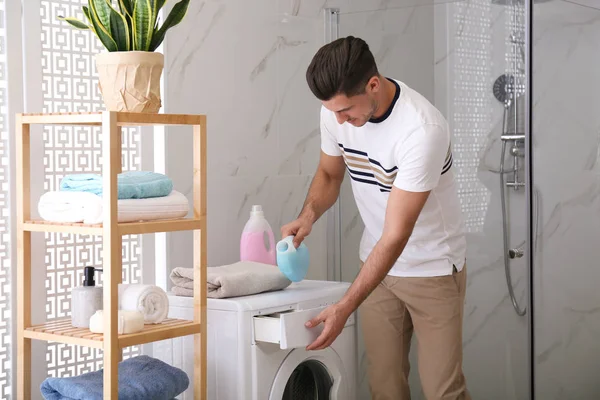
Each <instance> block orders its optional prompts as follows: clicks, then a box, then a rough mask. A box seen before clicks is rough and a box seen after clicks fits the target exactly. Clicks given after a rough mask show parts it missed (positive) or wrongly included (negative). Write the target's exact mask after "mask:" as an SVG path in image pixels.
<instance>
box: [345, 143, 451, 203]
mask: <svg viewBox="0 0 600 400" xmlns="http://www.w3.org/2000/svg"><path fill="white" fill-rule="evenodd" d="M338 145H339V146H340V149H341V150H342V156H343V157H344V161H345V163H346V169H348V174H349V175H350V178H351V179H352V180H353V181H356V182H360V183H366V184H369V185H374V186H377V187H378V188H379V190H380V191H381V192H384V193H389V192H391V191H392V185H393V183H394V180H395V179H396V175H397V174H398V167H397V166H394V167H392V168H385V167H384V166H383V165H381V163H380V162H379V161H377V160H375V159H373V158H370V157H369V155H368V154H367V153H366V152H364V151H360V150H354V149H350V148H347V147H344V145H343V144H341V143H338ZM451 167H452V148H451V146H450V147H448V152H447V153H446V161H445V162H444V167H443V168H442V175H444V174H445V173H446V172H448V171H449V170H450V168H451Z"/></svg>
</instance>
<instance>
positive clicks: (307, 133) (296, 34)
mask: <svg viewBox="0 0 600 400" xmlns="http://www.w3.org/2000/svg"><path fill="white" fill-rule="evenodd" d="M279 26H280V28H279V35H280V37H281V40H282V43H284V44H285V45H282V46H281V47H280V49H279V50H278V51H277V54H276V65H277V72H276V81H277V108H276V111H275V112H276V114H277V116H278V120H277V121H278V125H277V127H276V128H277V131H278V135H279V149H278V156H279V165H278V168H277V173H278V174H282V175H289V174H292V175H298V174H299V175H302V174H312V173H314V171H315V169H316V166H317V164H318V162H319V156H320V133H319V109H320V105H321V103H320V101H319V100H318V99H316V98H315V97H314V95H313V94H312V93H311V92H310V89H309V88H308V84H307V83H306V78H305V74H306V69H307V68H308V65H309V64H310V62H311V60H312V57H313V56H314V54H315V53H316V52H317V50H318V49H319V47H321V45H322V41H323V35H322V26H323V23H322V21H321V20H320V19H289V20H286V21H285V22H280V25H279Z"/></svg>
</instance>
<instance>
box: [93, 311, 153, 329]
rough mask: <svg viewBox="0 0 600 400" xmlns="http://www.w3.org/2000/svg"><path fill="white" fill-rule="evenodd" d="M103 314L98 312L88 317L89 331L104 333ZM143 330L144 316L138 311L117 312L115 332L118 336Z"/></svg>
mask: <svg viewBox="0 0 600 400" xmlns="http://www.w3.org/2000/svg"><path fill="white" fill-rule="evenodd" d="M103 315H104V313H103V312H102V310H98V311H96V312H95V313H94V315H92V316H91V317H90V331H91V332H93V333H104V317H103ZM143 329H144V316H143V315H142V313H141V312H139V311H126V310H119V315H118V317H117V332H118V333H119V335H128V334H131V333H136V332H139V331H141V330H143Z"/></svg>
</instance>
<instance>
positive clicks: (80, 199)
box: [38, 190, 190, 224]
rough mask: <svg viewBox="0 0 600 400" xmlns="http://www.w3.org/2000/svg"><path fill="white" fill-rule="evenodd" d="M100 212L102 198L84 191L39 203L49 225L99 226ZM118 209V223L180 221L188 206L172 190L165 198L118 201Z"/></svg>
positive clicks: (47, 196) (49, 195)
mask: <svg viewBox="0 0 600 400" xmlns="http://www.w3.org/2000/svg"><path fill="white" fill-rule="evenodd" d="M103 209H104V208H103V204H102V197H100V196H98V195H95V194H93V193H87V192H63V191H61V192H47V193H44V194H43V195H42V196H41V197H40V201H39V202H38V212H39V213H40V216H41V217H42V219H44V220H46V221H51V222H61V223H79V222H83V223H84V224H101V223H102V219H103V216H104V214H103ZM117 209H118V216H117V220H118V221H119V222H136V221H155V220H161V219H175V218H183V217H185V216H186V215H187V213H188V211H189V209H190V205H189V202H188V200H187V198H186V197H185V196H184V195H183V194H181V193H179V192H177V191H175V190H173V191H172V192H171V194H169V195H168V196H165V197H153V198H149V199H126V200H119V201H118V202H117Z"/></svg>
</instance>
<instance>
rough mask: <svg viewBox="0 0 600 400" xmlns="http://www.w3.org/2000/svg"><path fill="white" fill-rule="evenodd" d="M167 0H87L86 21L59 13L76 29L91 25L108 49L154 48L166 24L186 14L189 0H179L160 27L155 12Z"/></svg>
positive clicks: (169, 26) (178, 19)
mask: <svg viewBox="0 0 600 400" xmlns="http://www.w3.org/2000/svg"><path fill="white" fill-rule="evenodd" d="M166 1H167V0H116V2H117V3H118V11H117V9H116V8H115V7H114V6H113V3H112V0H88V5H87V6H83V7H82V8H83V14H84V15H85V17H86V19H87V21H88V23H85V22H83V21H80V20H78V19H76V18H71V17H63V16H59V17H58V18H59V19H60V20H63V21H65V22H67V23H69V24H70V25H71V26H73V27H75V28H77V29H84V30H86V29H90V30H91V31H92V32H94V34H96V36H97V37H98V39H100V42H102V44H103V45H104V47H106V49H107V50H108V51H155V50H156V49H157V48H158V46H160V44H161V43H162V41H163V40H164V38H165V33H166V32H167V30H169V28H172V27H173V26H175V25H177V24H179V23H180V22H181V20H182V19H183V17H184V16H185V14H186V12H187V9H188V5H189V3H190V0H181V1H180V2H179V3H177V4H175V5H174V6H173V9H172V10H171V12H170V13H169V15H168V16H167V18H166V19H165V21H164V22H163V23H162V25H161V26H160V27H159V18H158V12H159V11H160V9H161V8H162V7H163V6H164V5H165V2H166Z"/></svg>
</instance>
